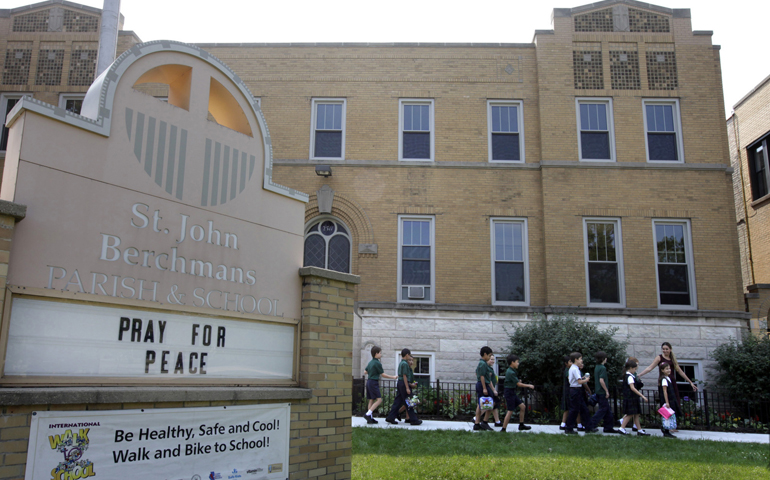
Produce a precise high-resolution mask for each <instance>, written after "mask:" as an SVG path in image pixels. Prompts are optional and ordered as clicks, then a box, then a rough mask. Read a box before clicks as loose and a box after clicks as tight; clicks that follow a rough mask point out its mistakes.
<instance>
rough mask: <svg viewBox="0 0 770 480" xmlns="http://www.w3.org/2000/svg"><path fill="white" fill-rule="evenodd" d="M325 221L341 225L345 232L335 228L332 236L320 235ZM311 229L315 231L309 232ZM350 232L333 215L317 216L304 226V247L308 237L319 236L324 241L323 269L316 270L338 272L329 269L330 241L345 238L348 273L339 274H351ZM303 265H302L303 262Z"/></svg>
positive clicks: (346, 226)
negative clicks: (338, 237)
mask: <svg viewBox="0 0 770 480" xmlns="http://www.w3.org/2000/svg"><path fill="white" fill-rule="evenodd" d="M326 221H331V222H332V223H335V224H339V225H341V226H342V227H343V228H344V229H345V231H342V230H340V229H339V228H335V230H336V231H335V232H334V233H333V234H332V235H322V234H321V233H320V228H321V224H323V223H324V222H326ZM316 226H318V228H314V227H316ZM311 229H312V230H315V231H311ZM350 232H351V230H350V227H348V225H347V224H346V223H345V222H343V221H342V220H340V219H339V218H337V217H335V216H333V215H328V214H327V215H319V216H317V217H314V218H313V219H312V220H310V221H309V222H307V223H306V224H305V240H304V243H305V245H306V243H307V239H308V238H309V237H310V236H313V235H315V236H319V237H320V238H322V239H323V240H324V251H325V253H324V266H323V267H318V268H324V269H326V270H332V271H335V272H336V271H339V270H335V269H333V268H329V245H330V244H331V241H332V239H333V238H334V237H337V236H342V237H344V238H346V239H347V240H348V259H347V260H348V269H347V270H348V271H346V272H340V273H351V271H352V269H353V248H352V245H353V238H352V236H351V234H350ZM303 257H304V252H303ZM303 264H304V261H303ZM305 266H307V265H305Z"/></svg>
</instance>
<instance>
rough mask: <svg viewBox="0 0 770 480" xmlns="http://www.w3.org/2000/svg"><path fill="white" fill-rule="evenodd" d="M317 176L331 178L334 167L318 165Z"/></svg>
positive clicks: (316, 167)
mask: <svg viewBox="0 0 770 480" xmlns="http://www.w3.org/2000/svg"><path fill="white" fill-rule="evenodd" d="M315 174H316V175H318V176H319V177H331V176H332V167H331V165H316V166H315Z"/></svg>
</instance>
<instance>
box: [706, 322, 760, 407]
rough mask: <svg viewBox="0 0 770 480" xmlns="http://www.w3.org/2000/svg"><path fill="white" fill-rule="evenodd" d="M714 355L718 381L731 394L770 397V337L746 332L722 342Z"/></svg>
mask: <svg viewBox="0 0 770 480" xmlns="http://www.w3.org/2000/svg"><path fill="white" fill-rule="evenodd" d="M711 356H712V358H713V359H714V360H716V362H717V363H716V365H714V366H713V367H711V368H712V369H713V370H714V371H715V379H716V384H717V386H718V387H719V388H720V389H725V390H729V391H730V394H731V396H733V397H735V398H739V399H744V400H764V401H768V400H770V389H768V388H767V386H768V385H770V337H768V336H767V335H759V336H756V335H752V334H750V333H746V334H745V335H744V336H743V341H742V342H738V341H737V340H735V339H732V340H730V341H729V342H727V343H723V344H722V345H719V346H718V347H717V348H716V349H715V350H714V351H713V352H712V353H711Z"/></svg>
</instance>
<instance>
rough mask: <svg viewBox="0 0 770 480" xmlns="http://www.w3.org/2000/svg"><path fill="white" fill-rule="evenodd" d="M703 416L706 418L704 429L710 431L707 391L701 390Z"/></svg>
mask: <svg viewBox="0 0 770 480" xmlns="http://www.w3.org/2000/svg"><path fill="white" fill-rule="evenodd" d="M703 412H704V413H703V414H704V415H705V416H706V428H707V429H709V430H710V429H711V419H710V418H709V396H708V391H707V390H706V389H705V388H704V389H703Z"/></svg>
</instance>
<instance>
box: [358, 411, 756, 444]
mask: <svg viewBox="0 0 770 480" xmlns="http://www.w3.org/2000/svg"><path fill="white" fill-rule="evenodd" d="M375 420H377V421H378V422H379V423H377V424H372V425H368V424H367V423H366V420H364V419H363V417H361V416H354V417H353V422H352V424H353V426H354V427H366V428H404V429H408V430H465V431H468V432H471V431H473V423H471V422H444V421H438V420H423V422H422V425H420V426H417V427H413V426H411V425H409V424H406V423H404V422H399V423H398V425H391V424H389V423H386V422H385V418H384V417H382V418H375ZM527 425H529V426H531V427H532V430H528V431H524V432H520V431H519V430H518V427H519V425H518V423H516V424H514V423H511V424H509V425H508V432H507V434H508V435H522V434H532V433H550V434H554V435H565V433H564V432H563V431H561V430H559V426H558V425H535V424H527ZM490 426H491V424H490ZM493 428H494V427H493ZM499 430H500V429H499V428H495V432H498V431H499ZM628 431H629V432H631V429H630V428H629V429H628ZM479 433H481V432H479ZM647 433H649V434H651V435H652V436H656V437H662V436H663V433H661V431H660V430H659V429H656V430H653V429H648V430H647ZM579 435H580V436H583V435H585V433H580V434H579ZM589 435H605V434H604V433H591V434H589ZM607 435H610V436H614V437H620V436H622V435H615V434H607ZM674 435H676V436H677V437H678V439H681V440H713V441H717V442H742V443H767V444H770V435H768V434H761V433H728V432H701V431H699V430H680V431H679V432H677V433H675V434H674ZM628 436H629V437H636V433H630V434H629V435H628Z"/></svg>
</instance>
